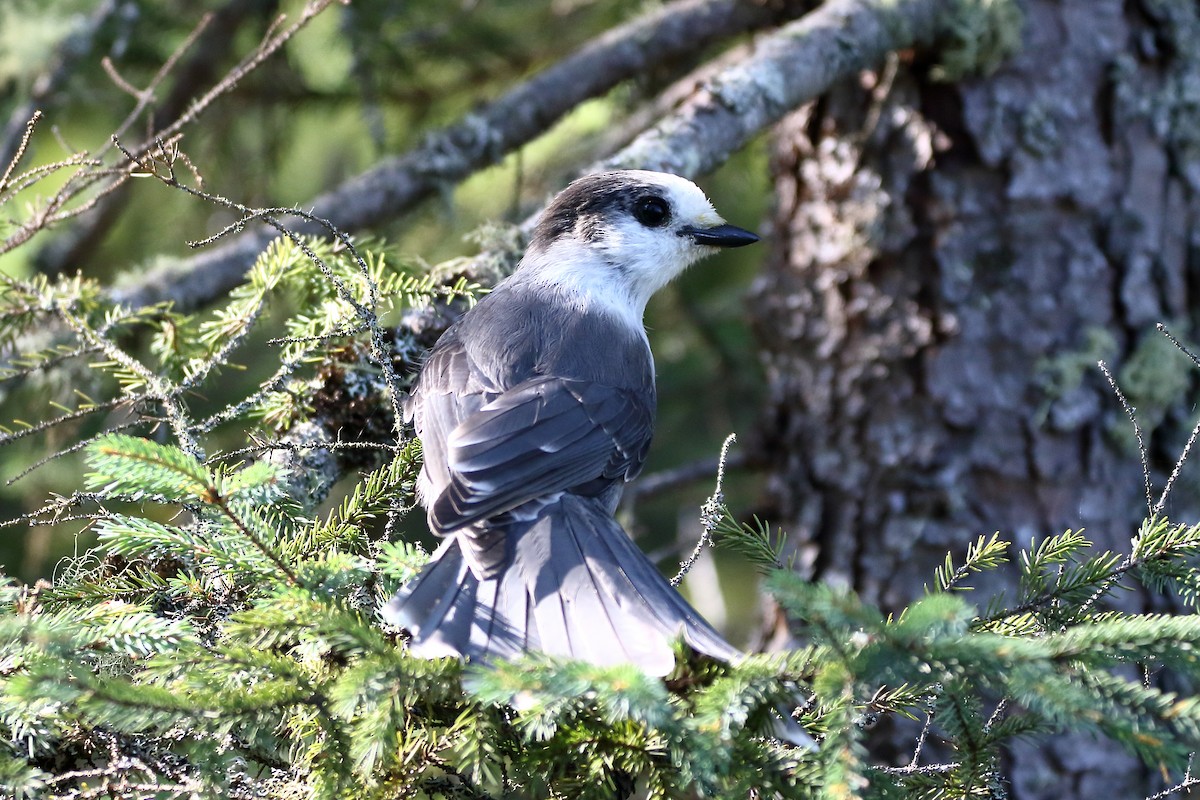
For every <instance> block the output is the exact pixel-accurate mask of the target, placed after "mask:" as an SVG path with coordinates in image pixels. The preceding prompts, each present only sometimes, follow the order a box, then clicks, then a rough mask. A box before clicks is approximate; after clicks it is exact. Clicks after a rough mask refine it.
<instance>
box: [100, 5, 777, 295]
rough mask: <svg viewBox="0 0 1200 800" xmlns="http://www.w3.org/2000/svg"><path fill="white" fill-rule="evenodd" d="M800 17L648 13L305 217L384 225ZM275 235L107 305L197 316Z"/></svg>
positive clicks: (741, 9)
mask: <svg viewBox="0 0 1200 800" xmlns="http://www.w3.org/2000/svg"><path fill="white" fill-rule="evenodd" d="M787 9H791V12H790V13H791V14H793V15H794V14H795V13H799V9H798V8H793V6H792V4H790V3H785V4H784V10H781V11H775V10H772V9H770V8H767V7H765V6H762V5H758V4H752V3H747V2H744V1H743V0H683V1H682V2H677V3H672V4H670V5H668V6H666V7H664V8H662V9H659V10H656V11H653V12H651V13H648V14H646V15H644V16H642V17H639V18H638V19H636V20H633V21H632V22H629V23H627V24H625V25H622V26H620V27H617V28H614V29H613V30H611V31H609V32H608V33H605V34H604V35H602V36H600V37H598V38H596V39H595V40H593V41H592V42H590V43H589V44H587V45H584V46H583V47H582V48H581V49H580V50H579V51H578V52H577V53H575V54H573V55H571V56H568V57H567V58H565V59H563V60H562V61H560V62H559V63H557V64H555V65H553V66H551V67H549V68H547V69H545V70H543V71H542V72H540V73H538V74H537V75H535V76H534V77H532V78H530V79H529V80H527V81H525V82H524V83H522V84H520V85H518V86H517V87H516V88H514V89H512V90H511V91H510V92H508V93H507V94H505V95H504V96H503V97H501V98H500V99H498V100H496V101H495V102H493V103H491V104H490V105H488V106H486V107H484V108H482V109H480V110H478V111H476V112H473V113H471V114H469V115H467V116H466V117H464V118H463V119H462V120H460V121H459V122H457V123H456V124H454V125H452V126H450V127H448V128H445V129H443V130H441V131H438V132H437V133H435V134H433V135H432V136H430V137H429V138H428V139H427V140H426V142H425V144H423V145H422V146H420V147H418V148H416V149H415V150H412V151H410V152H409V153H407V154H405V155H403V156H399V157H395V158H391V159H388V160H385V161H383V162H382V163H380V164H379V165H378V166H376V167H375V168H373V169H371V170H369V171H368V172H365V173H363V174H362V175H359V176H358V177H356V178H352V179H351V180H349V181H347V182H345V183H344V184H342V185H341V186H340V187H338V188H336V189H334V190H333V191H331V192H329V193H327V194H324V195H321V196H320V197H318V198H316V199H315V200H314V201H313V202H312V204H311V207H310V208H311V211H312V213H313V214H315V215H316V216H319V217H324V218H326V219H328V220H329V221H330V222H332V223H333V224H334V225H336V226H337V227H338V228H339V229H341V230H342V231H345V232H351V231H357V230H361V229H363V228H367V227H370V226H372V225H377V224H379V223H382V222H385V221H387V220H389V219H391V218H393V217H395V216H397V215H399V214H401V213H402V212H404V211H407V210H409V209H411V208H413V207H414V206H416V205H417V204H418V203H420V202H421V201H423V200H426V199H428V198H430V197H433V196H435V195H436V194H437V193H438V192H439V191H440V190H441V189H442V188H443V187H444V186H445V185H446V184H447V183H455V182H458V181H461V180H463V179H465V178H467V177H468V176H470V175H471V174H472V173H474V172H475V171H477V170H479V169H481V168H483V167H486V166H490V165H492V164H495V163H496V162H498V161H499V160H500V159H501V158H503V157H504V156H505V155H506V154H508V153H510V152H512V151H513V150H514V149H516V148H518V147H520V146H521V145H524V144H526V143H527V142H529V141H531V140H533V139H534V138H536V137H537V136H539V135H541V134H542V133H544V132H545V131H546V130H547V129H549V128H550V126H551V125H553V124H554V123H555V122H557V121H558V120H559V119H561V118H562V117H563V116H564V115H566V114H567V113H568V112H569V111H571V110H572V109H573V108H575V107H576V106H577V105H579V104H580V103H582V102H583V101H585V100H588V99H591V98H593V97H598V96H599V95H602V94H604V93H605V92H607V91H608V90H610V89H612V88H613V87H614V86H616V85H617V84H619V83H621V82H623V81H626V80H628V79H630V78H634V77H637V76H638V75H641V74H643V73H644V72H646V71H647V70H648V69H650V68H652V67H654V66H656V65H658V64H663V63H666V62H669V61H671V60H673V59H677V58H681V57H684V56H688V55H692V54H694V53H695V52H696V50H697V49H699V48H702V47H704V46H706V45H709V44H712V43H714V42H717V41H721V40H723V39H726V38H729V37H731V36H735V35H737V34H740V33H744V32H746V31H749V30H754V29H758V28H762V27H766V26H769V25H771V24H774V23H777V22H778V21H779V20H780V19H781V18H784V19H786V18H787V17H788V13H789V12H788V11H787ZM292 230H293V231H295V232H296V233H300V234H322V235H323V234H324V233H325V232H324V231H322V230H320V229H318V228H317V227H315V226H312V225H306V224H303V223H297V224H294V225H293V227H292ZM274 235H275V233H274V232H273V231H268V230H256V231H253V232H248V233H245V234H242V235H241V236H239V237H238V238H237V239H235V240H234V241H232V242H230V243H228V244H225V245H223V246H221V247H218V248H215V249H213V250H211V251H208V252H205V253H202V254H200V255H198V256H196V257H194V258H191V259H188V260H187V261H185V262H182V263H180V264H177V265H174V266H173V267H168V268H165V269H161V270H157V271H154V272H151V273H149V274H147V275H145V276H144V277H143V278H142V279H141V280H139V282H138V286H136V287H131V288H129V289H127V290H123V291H114V292H113V299H114V300H115V301H117V302H120V303H125V304H128V305H131V306H143V305H150V304H154V303H158V302H162V301H164V300H171V301H174V303H175V305H176V308H178V309H180V310H188V309H194V308H198V307H201V306H204V305H206V304H207V303H209V302H211V301H212V300H214V299H216V298H218V297H221V296H222V295H224V294H225V293H226V292H228V291H229V289H230V288H231V287H233V286H235V285H237V284H238V283H239V282H240V281H241V280H242V276H243V274H244V273H245V271H246V269H247V268H248V267H249V266H250V265H251V264H252V263H253V262H254V259H255V257H257V255H258V254H259V253H260V252H261V251H262V249H263V248H264V247H265V246H266V243H267V242H268V241H269V240H270V239H271V238H273V237H274Z"/></svg>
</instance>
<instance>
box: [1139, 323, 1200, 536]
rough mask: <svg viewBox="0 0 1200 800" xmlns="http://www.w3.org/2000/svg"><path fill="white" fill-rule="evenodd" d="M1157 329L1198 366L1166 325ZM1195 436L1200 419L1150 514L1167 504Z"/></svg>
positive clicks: (1199, 431)
mask: <svg viewBox="0 0 1200 800" xmlns="http://www.w3.org/2000/svg"><path fill="white" fill-rule="evenodd" d="M1157 327H1158V330H1159V332H1160V333H1162V334H1163V335H1164V336H1166V337H1167V338H1168V339H1170V340H1171V344H1173V345H1175V346H1176V347H1177V348H1179V351H1180V352H1181V353H1183V354H1184V355H1185V356H1187V357H1188V358H1190V359H1191V360H1192V363H1193V364H1195V365H1196V366H1198V367H1200V357H1197V356H1196V354H1195V353H1193V352H1192V351H1191V350H1189V349H1188V348H1187V346H1186V345H1184V343H1183V342H1181V341H1179V339H1178V338H1176V337H1175V335H1174V334H1173V333H1171V332H1170V331H1169V330H1167V326H1166V325H1164V324H1162V323H1161V322H1160V323H1158V325H1157ZM1197 437H1200V419H1198V420H1196V424H1195V425H1193V426H1192V432H1191V434H1190V435H1189V436H1188V440H1187V444H1185V445H1184V446H1183V452H1181V453H1180V454H1179V458H1177V459H1175V466H1174V467H1173V468H1172V469H1171V476H1170V477H1169V478H1167V485H1166V486H1164V487H1163V490H1162V494H1160V495H1159V497H1158V502H1157V503H1155V504H1154V508H1153V509H1151V512H1150V513H1151V514H1152V515H1156V514H1161V513H1162V510H1163V509H1164V508H1165V507H1166V505H1167V497H1168V496H1170V494H1171V489H1172V488H1174V486H1175V481H1176V480H1177V479H1178V478H1179V474H1180V473H1181V472H1183V465H1184V463H1185V462H1186V461H1187V458H1188V455H1190V454H1191V452H1192V446H1193V445H1194V444H1195V443H1196V439H1197Z"/></svg>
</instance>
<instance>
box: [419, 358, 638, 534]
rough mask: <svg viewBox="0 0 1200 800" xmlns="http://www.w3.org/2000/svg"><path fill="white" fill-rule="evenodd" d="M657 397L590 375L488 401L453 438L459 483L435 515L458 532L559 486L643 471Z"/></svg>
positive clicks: (523, 387)
mask: <svg viewBox="0 0 1200 800" xmlns="http://www.w3.org/2000/svg"><path fill="white" fill-rule="evenodd" d="M653 402H654V399H653V397H652V396H647V395H646V394H645V393H643V392H638V391H636V390H631V389H621V388H616V387H612V386H606V385H604V384H601V383H596V382H592V381H584V380H571V379H564V378H554V377H539V378H534V379H532V380H528V381H525V382H524V383H521V384H518V385H517V386H514V387H513V388H512V389H509V390H508V391H505V392H503V393H501V394H499V395H498V396H495V397H494V398H493V399H490V400H489V401H488V402H486V403H484V404H483V405H482V406H480V407H479V408H478V410H476V411H474V413H471V414H469V415H467V416H465V418H463V419H462V421H461V422H460V423H459V424H458V426H457V427H455V428H454V430H452V431H450V433H449V436H448V437H447V439H446V444H447V459H446V460H447V467H448V470H449V477H450V482H449V484H448V485H447V486H446V487H445V489H444V490H443V491H442V492H441V494H440V495H439V496H438V497H437V498H436V500H434V502H433V505H432V506H431V508H430V520H431V521H432V524H433V526H434V527H435V529H436V530H438V531H439V532H441V533H446V532H450V531H453V530H456V529H458V528H461V527H464V526H466V525H470V524H471V523H473V522H477V521H479V520H483V519H487V518H489V517H492V516H495V515H496V514H500V513H503V512H505V511H509V510H512V509H514V508H516V507H518V506H520V505H522V504H524V503H527V502H529V501H531V500H535V499H537V498H540V497H544V496H546V495H550V494H553V493H555V492H561V491H567V490H575V491H577V492H581V493H585V494H598V493H599V492H601V491H603V490H604V489H606V488H608V486H610V485H612V484H613V483H616V482H618V481H624V480H627V479H628V478H630V477H633V476H634V475H636V474H637V472H638V471H639V470H640V469H641V466H642V463H643V462H644V460H645V457H646V450H647V449H648V448H649V445H650V439H651V436H652V433H653V426H654V408H653Z"/></svg>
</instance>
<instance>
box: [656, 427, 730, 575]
mask: <svg viewBox="0 0 1200 800" xmlns="http://www.w3.org/2000/svg"><path fill="white" fill-rule="evenodd" d="M736 441H737V436H736V435H735V434H732V433H731V434H729V435H728V436H726V437H725V442H724V443H723V444H722V445H721V457H720V459H719V460H718V461H717V485H716V488H715V489H713V493H712V494H711V495H709V498H708V499H707V500H705V501H704V505H702V506H701V507H700V527H701V531H702V532H701V534H700V541H698V542H696V547H695V548H694V549H693V550H692V553H691V555H689V556H688V557H687V558H686V559H685V560H684V562H683V563H682V564H680V565H679V572H678V573H676V575H675V577H674V578H671V585H672V586H678V585H679V584H680V582H681V581H683V579H684V576H686V575H687V574H688V572H690V571H691V569H692V567H694V566H696V562H697V561H699V560H700V556H701V555H702V554H703V553H704V548H705V547H707V546H708V545H710V544H712V535H713V531H715V530H716V529H717V526H718V525H719V524H720V522H721V517H722V514H723V511H724V508H725V493H724V489H723V487H724V483H725V462H726V460H727V459H728V458H729V448H730V447H732V446H733V443H734V442H736Z"/></svg>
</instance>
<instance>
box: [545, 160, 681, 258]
mask: <svg viewBox="0 0 1200 800" xmlns="http://www.w3.org/2000/svg"><path fill="white" fill-rule="evenodd" d="M661 192H662V188H661V187H659V186H655V185H654V184H651V183H646V182H645V181H642V180H638V179H636V178H632V177H630V176H629V175H627V174H625V173H623V172H600V173H597V174H595V175H586V176H584V177H582V178H580V179H579V180H577V181H575V182H573V183H572V184H571V185H570V186H568V187H567V188H566V189H563V190H562V192H560V193H559V194H558V196H557V197H555V198H554V200H552V201H551V202H550V205H549V206H547V207H546V210H545V212H544V213H543V214H542V218H541V219H540V220H538V224H537V228H536V229H534V232H533V240H532V241H531V242H530V245H531V247H536V248H540V247H548V246H549V245H550V244H551V243H553V242H554V241H555V240H556V239H558V238H560V237H562V236H566V235H569V234H572V233H575V234H577V235H578V236H579V237H580V238H582V239H584V240H585V241H595V240H596V239H597V238H598V237H599V235H600V233H601V231H602V230H603V221H604V220H606V219H612V218H613V217H615V216H617V215H618V214H632V212H633V208H634V205H635V204H636V203H637V201H638V200H639V199H641V198H643V197H645V196H646V195H647V194H651V193H653V194H656V195H659V194H661Z"/></svg>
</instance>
